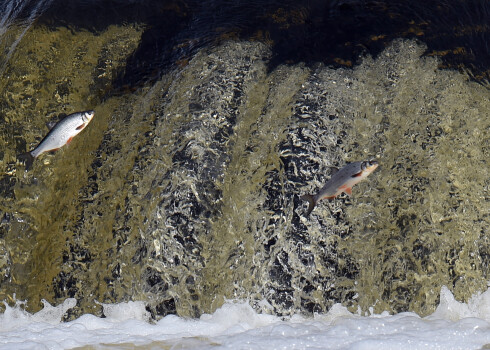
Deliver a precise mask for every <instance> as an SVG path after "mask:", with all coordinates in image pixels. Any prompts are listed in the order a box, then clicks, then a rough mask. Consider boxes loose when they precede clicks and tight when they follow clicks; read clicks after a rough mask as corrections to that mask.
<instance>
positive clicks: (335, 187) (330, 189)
mask: <svg viewBox="0 0 490 350" xmlns="http://www.w3.org/2000/svg"><path fill="white" fill-rule="evenodd" d="M377 167H378V162H376V161H374V160H371V161H363V162H354V163H350V164H347V165H346V166H344V167H343V168H342V169H340V170H339V171H337V172H336V173H335V174H334V175H333V176H332V178H331V179H330V180H329V181H328V182H327V183H326V184H325V186H323V188H322V189H321V190H320V192H318V193H317V194H315V195H311V194H306V195H304V196H301V199H303V200H305V201H308V202H309V205H308V211H307V212H306V216H308V215H310V213H311V211H312V210H313V208H315V205H316V204H317V203H318V201H320V200H322V199H325V198H327V199H333V198H335V197H337V196H338V195H339V194H341V193H342V192H345V193H347V194H348V195H349V196H350V195H351V194H352V187H353V186H354V185H355V184H357V183H359V182H360V181H362V180H364V179H365V178H366V177H368V175H369V174H371V173H372V172H373V171H374V170H375V169H376V168H377Z"/></svg>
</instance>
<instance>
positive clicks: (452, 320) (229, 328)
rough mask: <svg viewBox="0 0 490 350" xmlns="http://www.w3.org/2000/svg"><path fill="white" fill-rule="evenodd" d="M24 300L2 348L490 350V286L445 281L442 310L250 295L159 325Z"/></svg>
mask: <svg viewBox="0 0 490 350" xmlns="http://www.w3.org/2000/svg"><path fill="white" fill-rule="evenodd" d="M21 304H22V303H17V304H16V305H15V306H14V307H9V306H7V307H6V311H5V312H4V313H3V314H2V315H0V349H70V348H76V347H81V346H91V347H92V348H96V349H99V348H108V347H109V348H111V349H112V348H117V347H118V345H119V346H121V347H124V348H128V346H129V347H136V346H142V347H144V348H164V349H177V348H178V349H211V348H212V349H268V350H270V349H306V348H308V349H359V350H363V349H482V348H484V349H490V289H489V290H487V291H486V292H485V293H482V294H478V295H474V296H473V297H472V298H471V299H470V300H469V301H468V303H466V304H465V303H460V302H458V301H456V300H455V299H454V296H453V295H452V293H451V292H450V291H449V289H447V288H446V287H443V288H442V290H441V302H440V304H439V306H438V307H437V309H436V311H435V312H434V313H433V314H432V315H430V316H428V317H425V318H421V317H420V316H418V315H417V314H415V313H412V312H403V313H400V314H396V315H389V314H388V313H387V312H384V313H381V314H371V315H368V316H361V315H358V314H352V313H351V312H349V311H348V310H347V309H346V308H345V307H343V306H342V305H340V304H336V305H334V306H333V307H332V308H331V309H330V311H329V312H328V313H327V314H324V315H315V316H314V317H303V316H298V315H297V316H293V317H291V318H289V319H288V320H282V319H281V318H279V317H277V316H271V315H265V314H258V313H257V312H255V311H254V310H253V309H252V307H251V306H250V305H249V304H248V303H247V302H244V301H235V302H231V301H230V302H227V303H225V304H224V305H223V306H222V307H221V308H220V309H218V310H216V312H214V313H213V314H205V315H203V316H201V317H200V318H199V319H184V318H181V317H178V316H173V315H170V316H166V317H164V318H163V319H161V320H160V321H158V322H156V323H155V324H152V323H149V322H148V320H149V315H148V313H147V312H146V310H145V307H144V303H143V302H129V303H121V304H115V305H110V304H102V305H103V308H104V314H105V315H106V318H99V317H96V316H93V315H88V314H87V315H83V316H82V317H80V318H78V319H76V320H74V321H71V322H66V323H63V322H61V321H60V319H61V317H62V315H63V313H64V312H66V310H67V309H69V308H71V307H73V306H74V305H75V300H74V299H67V300H65V302H64V303H63V304H62V305H59V306H56V307H53V306H51V305H49V304H48V303H47V302H45V305H44V309H43V310H41V311H39V312H38V313H36V314H29V313H28V312H26V311H24V310H23V309H22V305H21Z"/></svg>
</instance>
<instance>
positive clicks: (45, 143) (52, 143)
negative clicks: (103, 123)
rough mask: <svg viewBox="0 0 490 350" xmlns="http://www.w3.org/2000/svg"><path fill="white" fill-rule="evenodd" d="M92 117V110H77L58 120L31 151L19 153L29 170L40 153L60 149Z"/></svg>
mask: <svg viewBox="0 0 490 350" xmlns="http://www.w3.org/2000/svg"><path fill="white" fill-rule="evenodd" d="M93 117H94V111H85V112H77V113H73V114H70V115H68V116H66V117H65V118H63V119H62V120H60V121H59V122H58V123H56V125H54V126H53V128H52V129H51V130H50V131H49V133H48V134H47V135H46V137H45V138H44V139H43V140H42V141H41V142H40V143H39V145H37V147H36V148H34V149H33V150H32V151H30V152H27V153H24V154H21V155H19V157H18V158H19V159H21V160H24V161H25V164H26V170H29V169H30V168H31V166H32V163H33V162H34V160H35V159H36V158H37V157H39V156H40V155H41V154H43V153H46V152H52V151H56V150H58V149H60V148H61V147H63V146H64V145H66V144H68V143H70V141H71V140H72V139H73V138H74V137H75V136H77V135H78V133H79V132H80V131H82V130H83V129H84V128H85V127H86V126H87V125H88V123H90V121H91V120H92V118H93Z"/></svg>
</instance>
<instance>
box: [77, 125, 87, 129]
mask: <svg viewBox="0 0 490 350" xmlns="http://www.w3.org/2000/svg"><path fill="white" fill-rule="evenodd" d="M84 127H85V123H83V124H82V125H80V126H77V130H82V129H83V128H84Z"/></svg>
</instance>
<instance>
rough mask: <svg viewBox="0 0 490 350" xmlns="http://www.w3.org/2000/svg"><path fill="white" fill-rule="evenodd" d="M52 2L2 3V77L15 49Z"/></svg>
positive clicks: (9, 0) (18, 0)
mask: <svg viewBox="0 0 490 350" xmlns="http://www.w3.org/2000/svg"><path fill="white" fill-rule="evenodd" d="M51 2H52V0H5V1H2V2H1V3H0V77H1V76H2V75H3V72H4V70H5V65H6V64H7V62H8V61H9V59H10V57H12V54H13V52H14V51H15V48H16V47H17V45H18V44H19V42H20V41H21V40H22V38H23V37H24V35H25V33H26V32H27V30H28V29H29V28H30V27H31V25H32V24H33V23H34V21H35V20H36V18H37V17H39V16H40V15H41V14H42V13H43V11H45V10H46V9H47V8H48V7H49V5H50V3H51Z"/></svg>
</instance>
